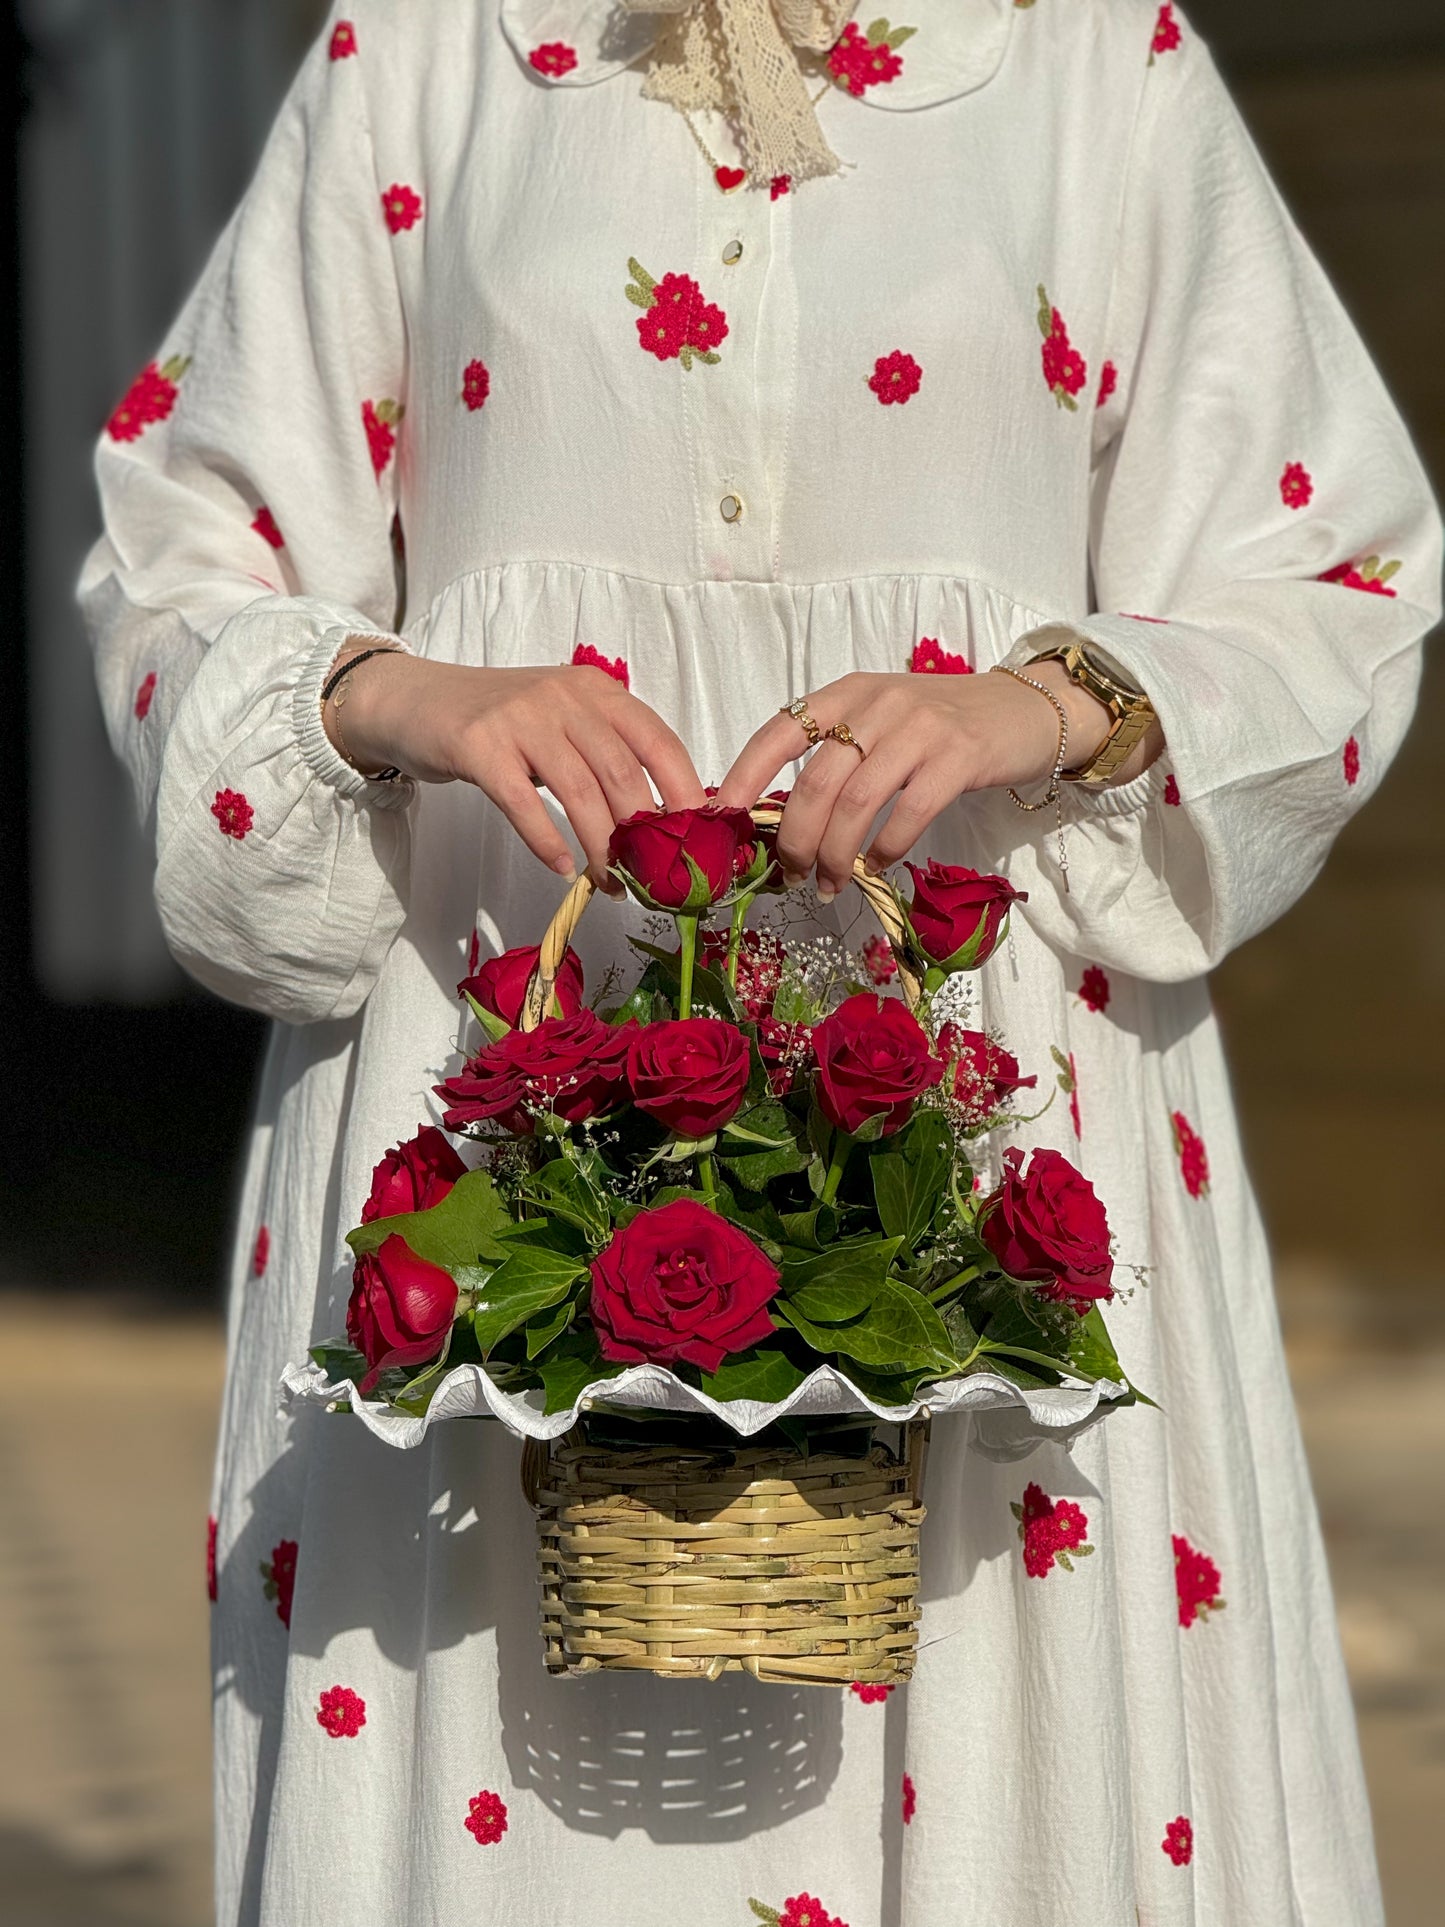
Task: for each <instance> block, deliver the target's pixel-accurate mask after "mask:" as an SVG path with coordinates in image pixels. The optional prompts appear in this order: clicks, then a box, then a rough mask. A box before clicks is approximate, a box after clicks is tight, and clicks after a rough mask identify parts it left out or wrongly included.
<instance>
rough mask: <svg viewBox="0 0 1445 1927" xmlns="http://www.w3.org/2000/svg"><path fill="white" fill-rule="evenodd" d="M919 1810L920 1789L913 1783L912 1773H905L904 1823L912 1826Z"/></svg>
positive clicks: (906, 1825)
mask: <svg viewBox="0 0 1445 1927" xmlns="http://www.w3.org/2000/svg"><path fill="white" fill-rule="evenodd" d="M917 1811H918V1789H917V1787H915V1786H914V1784H913V1776H912V1774H910V1773H905V1774H904V1776H903V1824H904V1826H905V1827H911V1826H912V1825H913V1816H914V1814H915V1813H917Z"/></svg>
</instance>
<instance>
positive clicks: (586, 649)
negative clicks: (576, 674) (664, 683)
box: [572, 642, 632, 689]
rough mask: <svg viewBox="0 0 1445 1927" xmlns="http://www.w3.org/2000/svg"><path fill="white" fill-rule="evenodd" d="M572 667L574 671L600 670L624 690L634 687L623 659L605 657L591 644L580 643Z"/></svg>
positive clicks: (574, 654)
mask: <svg viewBox="0 0 1445 1927" xmlns="http://www.w3.org/2000/svg"><path fill="white" fill-rule="evenodd" d="M572 667H573V668H574V669H600V670H601V671H602V673H603V675H604V676H610V677H611V678H612V680H613V681H614V682H620V683H621V684H622V687H623V688H624V689H629V688H631V686H632V684H631V678H630V677H629V676H628V673H627V664H626V663H625V662H624V661H623V659H622V657H621V656H616V657H614V656H604V655H603V653H602V651H601V650H600V649H594V648H593V647H592V644H591V643H590V642H579V643H578V644H577V647H576V648H575V649H574V650H573V651H572Z"/></svg>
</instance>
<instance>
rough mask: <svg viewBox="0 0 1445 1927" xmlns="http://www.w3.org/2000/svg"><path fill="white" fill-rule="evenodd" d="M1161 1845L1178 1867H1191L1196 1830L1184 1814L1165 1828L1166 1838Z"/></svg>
mask: <svg viewBox="0 0 1445 1927" xmlns="http://www.w3.org/2000/svg"><path fill="white" fill-rule="evenodd" d="M1159 1844H1160V1846H1161V1847H1162V1848H1163V1849H1164V1851H1165V1853H1167V1854H1168V1856H1169V1858H1170V1859H1171V1860H1172V1861H1173V1862H1174V1864H1175V1866H1176V1867H1187V1866H1188V1865H1189V1863H1190V1861H1191V1860H1192V1859H1193V1858H1194V1828H1193V1826H1192V1825H1191V1824H1190V1822H1189V1821H1188V1820H1186V1819H1185V1817H1184V1815H1183V1814H1182V1813H1181V1814H1180V1816H1179V1818H1178V1819H1177V1820H1171V1821H1170V1822H1169V1824H1168V1826H1167V1827H1165V1829H1164V1838H1163V1839H1162V1840H1161V1841H1160V1842H1159Z"/></svg>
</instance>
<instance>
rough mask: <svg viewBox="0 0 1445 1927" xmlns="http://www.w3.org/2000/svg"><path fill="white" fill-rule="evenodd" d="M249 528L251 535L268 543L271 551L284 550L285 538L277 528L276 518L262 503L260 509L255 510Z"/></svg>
mask: <svg viewBox="0 0 1445 1927" xmlns="http://www.w3.org/2000/svg"><path fill="white" fill-rule="evenodd" d="M251 528H252V531H253V533H254V534H256V535H259V536H260V538H261V540H262V541H263V542H269V543H270V544H271V547H272V548H273V549H284V548H285V546H286V538H285V536H284V535H283V534H282V533H281V531H280V529H279V528H277V526H276V518H275V516H274V515H273V514H272V513H271V511H270V509H268V508H267V507H266V505H265V503H264V502H263V503H262V505H261V506H260V508H258V509H257V511H256V516H255V520H254V521H253V522H252V524H251Z"/></svg>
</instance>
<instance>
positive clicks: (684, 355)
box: [678, 342, 712, 896]
mask: <svg viewBox="0 0 1445 1927" xmlns="http://www.w3.org/2000/svg"><path fill="white" fill-rule="evenodd" d="M692 356H693V351H692V349H691V348H689V347H688V345H687V343H686V342H684V343H683V344H682V352H681V353H680V354H679V355H678V360H679V361H680V362H681V363H682V365H683V367H684V368H691V366H692ZM683 861H684V862H686V863H692V858H691V857H690V856H688V854H687V852H686V850H684V851H683ZM694 867H696V866H694ZM708 895H709V896H711V895H712V892H711V890H709V892H708Z"/></svg>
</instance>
